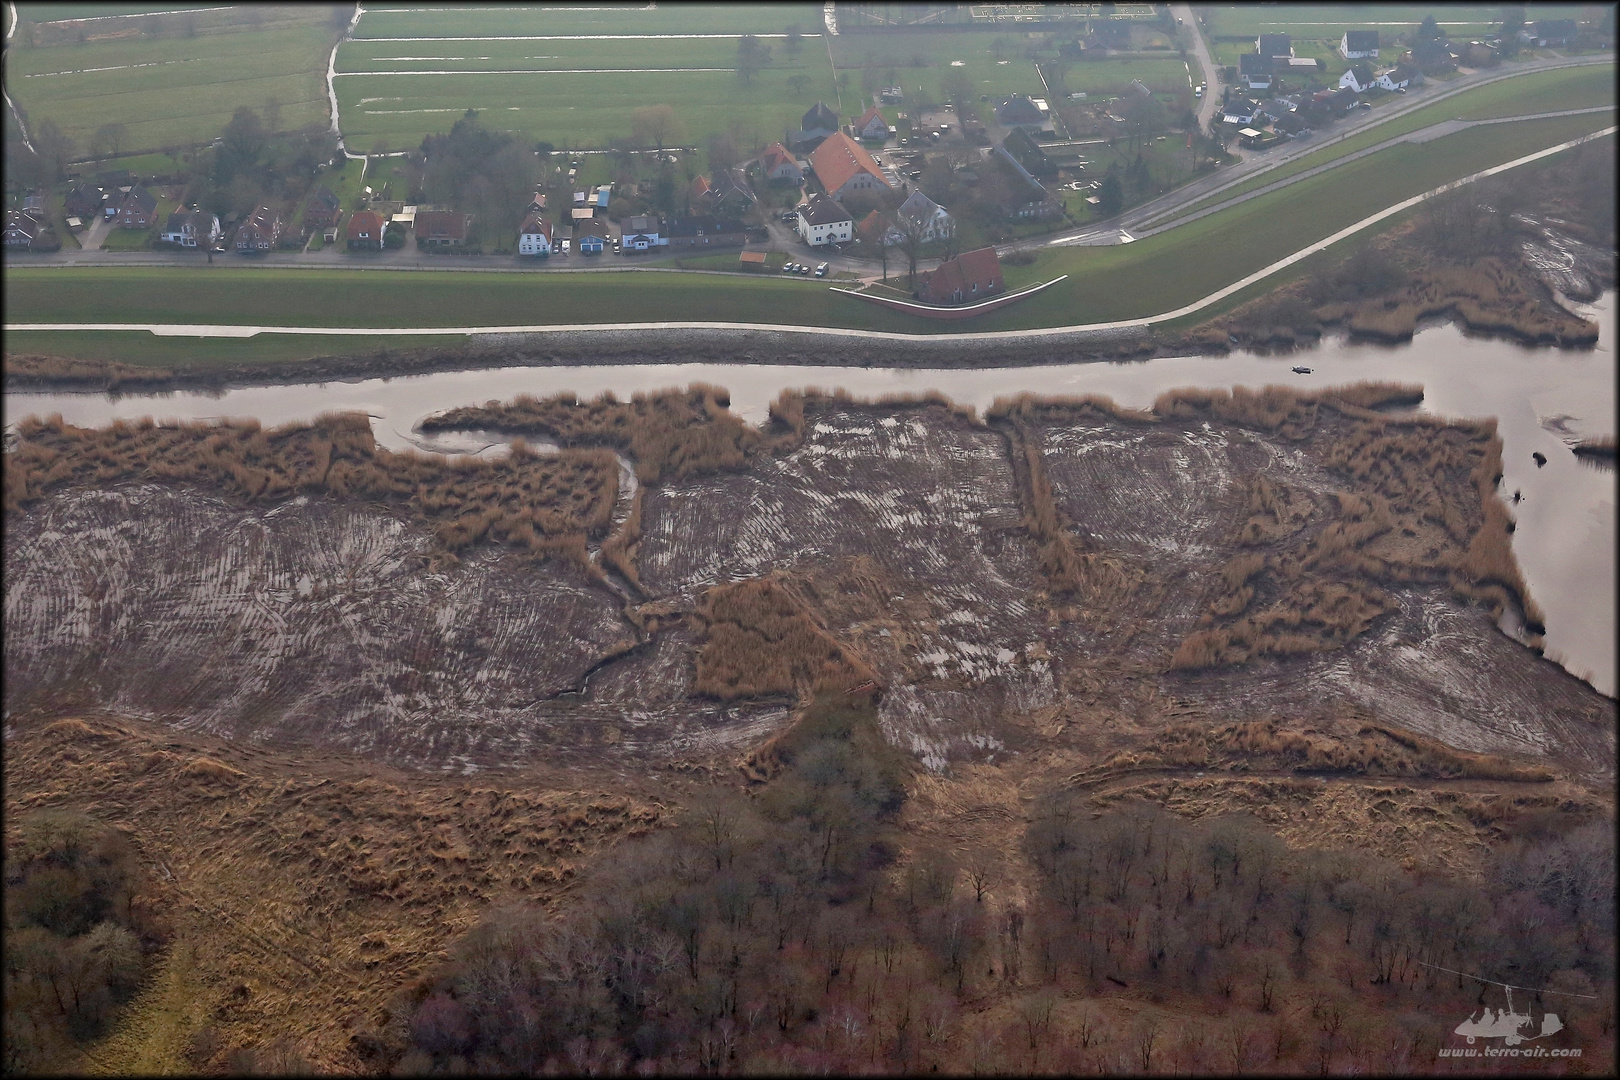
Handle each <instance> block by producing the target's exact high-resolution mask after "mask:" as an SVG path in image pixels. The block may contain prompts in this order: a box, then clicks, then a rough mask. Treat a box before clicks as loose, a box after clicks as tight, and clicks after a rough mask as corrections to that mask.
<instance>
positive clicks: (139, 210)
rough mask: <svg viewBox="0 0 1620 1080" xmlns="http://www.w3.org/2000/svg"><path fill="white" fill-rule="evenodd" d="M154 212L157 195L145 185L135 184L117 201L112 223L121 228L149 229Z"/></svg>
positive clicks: (155, 212) (155, 210)
mask: <svg viewBox="0 0 1620 1080" xmlns="http://www.w3.org/2000/svg"><path fill="white" fill-rule="evenodd" d="M156 214H157V197H156V196H154V195H153V194H152V193H151V192H150V191H147V190H146V187H145V185H143V184H136V185H135V186H134V187H132V188H130V189H129V194H128V195H125V196H124V197H123V199H122V200H121V201H120V202H119V203H118V210H117V213H116V215H115V220H114V224H116V225H117V226H118V227H119V228H121V229H149V228H151V227H152V219H153V217H154V215H156Z"/></svg>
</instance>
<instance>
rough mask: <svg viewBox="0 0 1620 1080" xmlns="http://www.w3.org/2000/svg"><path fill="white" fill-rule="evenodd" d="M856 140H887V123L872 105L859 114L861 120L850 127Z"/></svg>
mask: <svg viewBox="0 0 1620 1080" xmlns="http://www.w3.org/2000/svg"><path fill="white" fill-rule="evenodd" d="M850 128H851V129H852V130H853V131H854V132H855V137H856V138H858V139H887V138H888V137H889V135H890V133H891V130H892V129H891V128H890V127H889V122H888V121H887V120H885V119H883V114H882V113H880V112H878V107H877V106H876V105H873V106H872V107H871V108H870V109H867V110H866V111H865V112H864V113H862V114H861V118H860V119H859V120H857V121H855V122H854V123H853V124H851V125H850Z"/></svg>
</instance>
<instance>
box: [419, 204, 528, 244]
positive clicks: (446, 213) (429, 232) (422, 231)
mask: <svg viewBox="0 0 1620 1080" xmlns="http://www.w3.org/2000/svg"><path fill="white" fill-rule="evenodd" d="M507 220H508V221H510V220H511V219H510V218H508V219H507ZM467 224H468V222H467V215H466V214H463V213H459V212H457V211H455V210H418V211H417V212H416V235H417V236H418V237H427V238H428V239H435V240H437V239H445V240H465V239H467Z"/></svg>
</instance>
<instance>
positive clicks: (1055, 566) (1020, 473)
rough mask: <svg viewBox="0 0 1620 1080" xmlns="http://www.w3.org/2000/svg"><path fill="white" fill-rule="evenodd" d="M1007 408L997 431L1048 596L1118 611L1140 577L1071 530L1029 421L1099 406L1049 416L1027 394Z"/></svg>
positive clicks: (1061, 407) (1091, 609) (1068, 405)
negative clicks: (1027, 418)
mask: <svg viewBox="0 0 1620 1080" xmlns="http://www.w3.org/2000/svg"><path fill="white" fill-rule="evenodd" d="M1099 400H1101V401H1105V402H1106V401H1107V400H1108V399H1106V398H1102V399H1099ZM1004 403H1005V404H1006V406H1007V408H1006V410H1005V411H1004V412H1002V413H1000V414H998V417H997V421H996V424H995V426H996V427H997V428H998V429H999V430H1000V431H1001V433H1002V434H1003V435H1004V436H1005V437H1006V439H1007V445H1008V448H1009V451H1010V458H1011V462H1012V467H1013V479H1014V480H1015V482H1016V484H1017V487H1018V494H1019V499H1020V501H1021V502H1022V503H1023V504H1024V527H1025V528H1026V529H1027V530H1029V534H1030V537H1031V538H1032V539H1033V540H1034V541H1035V565H1036V568H1037V569H1038V570H1039V571H1040V573H1041V576H1042V577H1043V578H1044V579H1045V580H1046V587H1047V592H1048V593H1049V594H1050V595H1052V596H1054V597H1061V598H1066V599H1067V598H1074V599H1078V600H1080V601H1081V603H1082V605H1083V606H1084V608H1085V610H1086V611H1087V612H1088V613H1091V614H1096V613H1098V612H1101V611H1108V610H1113V609H1114V608H1116V607H1117V606H1118V605H1119V604H1120V602H1121V601H1123V600H1124V599H1125V598H1126V597H1127V596H1129V595H1130V594H1131V593H1132V592H1133V591H1134V590H1135V588H1136V585H1137V584H1138V582H1139V580H1140V575H1139V574H1135V573H1133V572H1131V571H1130V570H1129V569H1127V568H1126V567H1125V566H1124V564H1122V563H1121V562H1120V561H1119V560H1118V559H1115V558H1111V557H1109V556H1107V555H1104V554H1103V553H1101V552H1098V551H1095V550H1091V549H1090V546H1089V545H1087V544H1086V543H1085V542H1084V541H1082V540H1081V539H1079V538H1078V537H1077V536H1076V535H1075V533H1074V531H1073V530H1072V529H1070V528H1069V527H1068V523H1067V522H1065V521H1064V520H1063V515H1062V514H1061V513H1060V512H1059V510H1058V508H1057V501H1056V499H1055V498H1054V497H1053V493H1052V482H1051V480H1050V479H1049V478H1048V477H1047V474H1046V463H1045V461H1044V460H1043V459H1042V457H1041V451H1040V447H1039V446H1038V445H1037V444H1036V441H1035V437H1034V436H1033V435H1031V433H1030V430H1029V427H1028V425H1027V424H1026V422H1025V420H1024V417H1025V416H1027V415H1031V414H1038V415H1041V416H1042V417H1043V419H1044V418H1045V417H1046V416H1047V415H1052V416H1056V415H1059V412H1058V411H1061V415H1064V416H1068V417H1073V416H1074V415H1075V411H1076V410H1077V409H1079V408H1094V406H1093V405H1092V403H1090V402H1087V403H1085V404H1084V405H1083V406H1082V405H1077V404H1075V403H1073V402H1063V403H1060V404H1058V405H1057V406H1056V407H1055V409H1056V410H1058V411H1054V412H1053V413H1051V414H1046V413H1044V412H1043V411H1042V410H1041V409H1040V403H1039V402H1037V401H1036V400H1035V399H1033V398H1030V397H1028V396H1027V395H1025V396H1024V397H1022V398H1018V399H1012V400H1011V401H1005V399H1001V400H998V401H997V405H1002V404H1004ZM1109 405H1112V402H1109ZM1009 418H1010V419H1009Z"/></svg>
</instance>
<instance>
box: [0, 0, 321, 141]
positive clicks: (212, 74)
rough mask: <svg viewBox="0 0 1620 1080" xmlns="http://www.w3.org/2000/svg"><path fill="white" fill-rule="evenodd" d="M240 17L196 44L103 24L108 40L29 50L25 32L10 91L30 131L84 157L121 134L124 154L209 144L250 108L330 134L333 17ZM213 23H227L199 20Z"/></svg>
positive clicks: (11, 56) (263, 13) (199, 34)
mask: <svg viewBox="0 0 1620 1080" xmlns="http://www.w3.org/2000/svg"><path fill="white" fill-rule="evenodd" d="M22 6H23V7H26V5H22ZM232 10H233V11H234V12H237V14H236V15H235V16H234V19H235V21H220V22H218V25H214V26H211V27H207V28H203V29H195V30H194V33H195V36H186V32H185V30H184V29H182V28H176V27H169V26H168V25H167V24H161V25H157V26H154V27H153V28H151V29H150V30H148V31H145V32H143V31H141V30H140V29H137V28H135V27H130V28H128V29H125V30H118V29H114V28H112V27H109V26H108V24H107V22H106V21H105V20H96V21H94V22H90V23H86V24H83V25H84V26H86V27H90V28H92V29H102V30H104V31H105V32H104V33H89V32H87V38H86V40H85V41H83V42H82V43H81V42H78V41H71V40H70V41H66V42H65V43H62V44H42V45H30V44H28V41H27V39H26V31H27V27H26V26H25V27H23V28H22V29H21V30H19V33H18V35H17V40H16V41H15V42H14V45H13V47H12V49H11V50H10V51H9V53H8V58H7V65H6V67H7V70H6V84H7V88H8V90H9V92H10V93H11V96H12V98H13V100H14V101H16V103H17V106H18V108H20V109H22V110H23V111H24V113H25V114H26V116H27V117H28V120H29V122H30V123H38V122H39V121H41V120H44V119H46V118H49V119H51V120H53V121H55V123H56V124H57V125H58V126H59V127H61V128H62V130H63V131H64V132H65V133H66V134H67V135H68V137H69V138H70V139H72V140H73V141H74V142H75V143H76V145H77V148H78V150H79V152H80V153H81V154H82V153H84V152H86V151H87V149H88V145H89V143H90V141H91V139H92V137H93V136H94V135H95V133H96V131H97V130H98V129H99V128H101V127H102V126H104V125H107V124H115V123H116V124H122V125H124V130H125V134H124V138H123V143H122V145H121V146H119V147H118V151H119V152H120V153H130V152H140V151H159V150H163V149H165V148H168V147H178V146H194V145H197V144H199V143H206V142H208V141H209V140H211V139H212V138H213V137H214V136H215V135H217V134H219V132H220V131H221V130H223V128H224V126H225V123H226V122H227V121H228V120H229V119H230V117H231V113H232V112H234V111H235V110H236V109H237V108H238V107H241V106H244V105H245V106H248V107H250V108H253V109H256V110H259V112H260V113H261V115H262V114H269V120H270V121H272V122H273V126H274V127H275V128H276V129H277V130H283V131H286V130H292V129H295V128H299V127H302V126H304V125H305V124H312V123H324V122H325V121H326V120H327V102H326V90H325V85H324V69H325V65H326V56H327V53H328V52H329V51H330V49H331V46H332V42H333V41H334V40H335V33H336V30H335V28H334V27H333V26H332V24H331V19H330V15H331V9H330V8H323V7H300V8H286V7H279V8H278V7H267V8H262V9H260V8H254V9H232ZM244 11H246V12H247V13H248V14H241V13H242V12H244ZM35 14H43V12H35ZM205 15H206V16H208V17H210V18H215V19H216V20H219V19H222V18H223V16H221V15H220V14H219V13H217V12H213V13H202V14H199V15H198V16H197V17H198V18H199V19H200V18H203V17H204V16H205ZM250 15H251V16H252V18H250V17H249V16H250ZM176 17H177V16H165V18H176ZM23 18H24V19H25V20H26V19H27V18H28V16H27V14H24V15H23ZM136 21H137V20H130V22H136ZM116 22H117V23H118V24H119V25H122V24H123V20H116ZM39 25H40V26H41V27H43V28H44V29H47V30H48V29H50V26H51V24H39ZM205 31H206V32H205Z"/></svg>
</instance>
